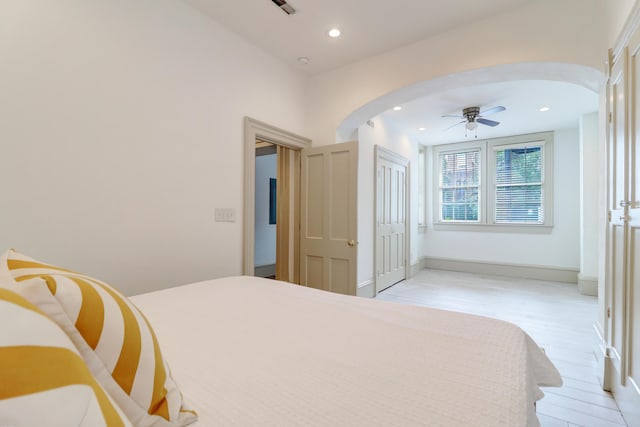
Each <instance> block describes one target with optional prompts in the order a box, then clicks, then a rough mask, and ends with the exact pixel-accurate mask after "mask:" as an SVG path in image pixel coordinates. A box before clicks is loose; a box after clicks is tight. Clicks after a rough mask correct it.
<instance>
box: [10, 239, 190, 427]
mask: <svg viewBox="0 0 640 427" xmlns="http://www.w3.org/2000/svg"><path fill="white" fill-rule="evenodd" d="M1 269H6V271H7V272H8V273H9V274H10V275H11V276H12V278H13V279H14V280H15V282H14V285H13V286H15V289H17V291H18V292H19V293H20V294H21V295H23V296H24V297H25V298H27V299H28V300H29V301H31V302H32V303H34V304H35V305H37V306H38V307H39V308H40V309H42V310H43V311H44V312H45V313H46V314H47V315H48V316H49V317H51V318H52V319H53V320H54V321H55V322H56V323H58V325H60V326H61V327H62V329H63V330H64V331H65V332H66V333H67V335H68V336H69V337H70V338H71V341H72V342H73V343H74V344H75V345H76V347H77V348H78V350H79V351H80V354H81V355H82V357H83V358H84V360H85V361H86V363H87V365H88V366H89V369H90V370H91V372H92V373H93V374H94V375H95V377H96V378H97V379H98V381H99V382H100V383H101V384H102V385H103V387H104V388H105V389H106V390H107V392H108V393H109V394H110V395H111V397H112V398H113V399H114V400H115V401H116V402H117V404H118V405H119V406H120V408H122V410H123V412H124V413H125V414H126V415H127V417H128V418H129V420H131V422H132V423H133V424H134V425H135V426H143V427H147V426H158V427H175V426H184V425H187V424H190V423H192V422H194V421H196V420H197V415H196V414H195V412H193V411H192V410H190V409H188V408H187V407H186V406H185V405H184V402H183V399H182V395H181V393H180V390H179V389H178V387H177V385H176V383H175V382H174V380H173V378H172V377H171V375H170V372H169V368H168V366H167V364H166V362H165V360H164V359H163V357H162V354H161V352H160V346H159V344H158V340H157V338H156V335H155V333H154V331H153V329H152V328H151V325H150V324H149V323H148V321H147V319H146V318H145V317H144V315H143V314H142V313H141V312H140V311H139V310H138V309H137V308H136V307H135V306H134V305H133V304H132V303H131V302H130V301H129V300H128V299H127V298H126V297H125V296H124V295H122V294H121V293H119V292H118V291H117V290H115V289H114V288H112V287H111V286H109V285H107V284H106V283H104V282H101V281H99V280H97V279H94V278H92V277H89V276H86V275H83V274H79V273H75V272H73V271H70V270H66V269H62V268H59V267H56V266H52V265H48V264H44V263H41V262H39V261H36V260H34V259H32V258H29V257H27V256H25V255H22V254H19V253H17V252H15V251H14V250H9V251H7V252H6V253H5V254H4V255H3V256H2V257H1V258H0V270H1ZM4 275H5V277H6V273H5V274H4ZM0 276H2V274H0Z"/></svg>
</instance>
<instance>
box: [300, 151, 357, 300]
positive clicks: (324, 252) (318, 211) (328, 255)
mask: <svg viewBox="0 0 640 427" xmlns="http://www.w3.org/2000/svg"><path fill="white" fill-rule="evenodd" d="M301 169H302V187H301V205H302V206H301V218H300V224H301V233H300V284H302V285H306V286H310V287H312V288H317V289H323V290H326V291H331V292H337V293H341V294H347V295H355V294H356V268H357V242H356V239H357V202H358V200H357V172H358V145H357V142H349V143H343V144H334V145H328V146H323V147H315V148H308V149H304V150H302V167H301Z"/></svg>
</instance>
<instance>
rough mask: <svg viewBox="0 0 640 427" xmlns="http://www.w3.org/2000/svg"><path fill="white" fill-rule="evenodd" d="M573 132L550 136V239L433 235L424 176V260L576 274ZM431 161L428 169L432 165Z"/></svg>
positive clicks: (486, 233)
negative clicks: (552, 185) (538, 267)
mask: <svg viewBox="0 0 640 427" xmlns="http://www.w3.org/2000/svg"><path fill="white" fill-rule="evenodd" d="M578 152H579V134H578V129H567V130H557V131H555V133H554V226H553V229H552V231H551V233H550V234H523V233H514V232H503V233H501V232H489V231H448V230H434V229H433V185H432V184H431V183H432V182H433V171H432V170H431V171H429V172H427V178H428V181H429V184H428V186H427V187H428V189H429V192H428V195H427V203H428V205H427V215H428V216H427V227H428V228H427V232H426V233H425V234H424V235H423V236H424V237H423V239H424V240H423V242H422V243H423V252H422V255H423V256H426V257H435V258H446V259H454V260H461V261H479V262H488V263H496V264H518V265H528V266H541V267H552V268H566V269H572V270H576V271H578V268H579V266H580V234H579V229H580V227H579V225H580V221H579V218H580V212H579V207H580V198H579V197H580V194H579V190H580V181H579V179H580V178H579V177H580V174H579V168H580V163H579V158H578ZM432 164H433V160H432V158H430V159H429V161H428V165H432Z"/></svg>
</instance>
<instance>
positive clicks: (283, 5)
mask: <svg viewBox="0 0 640 427" xmlns="http://www.w3.org/2000/svg"><path fill="white" fill-rule="evenodd" d="M271 1H272V2H273V3H274V4H275V5H276V6H278V7H279V8H280V9H282V10H283V11H284V13H286V14H287V15H293V14H294V13H296V10H295V9H294V8H293V7H292V6H291V5H290V4H289V3H287V2H286V1H284V0H271Z"/></svg>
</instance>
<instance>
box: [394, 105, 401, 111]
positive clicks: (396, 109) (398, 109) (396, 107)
mask: <svg viewBox="0 0 640 427" xmlns="http://www.w3.org/2000/svg"><path fill="white" fill-rule="evenodd" d="M400 110H402V107H401V106H399V105H397V106H395V107H393V111H400Z"/></svg>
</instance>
